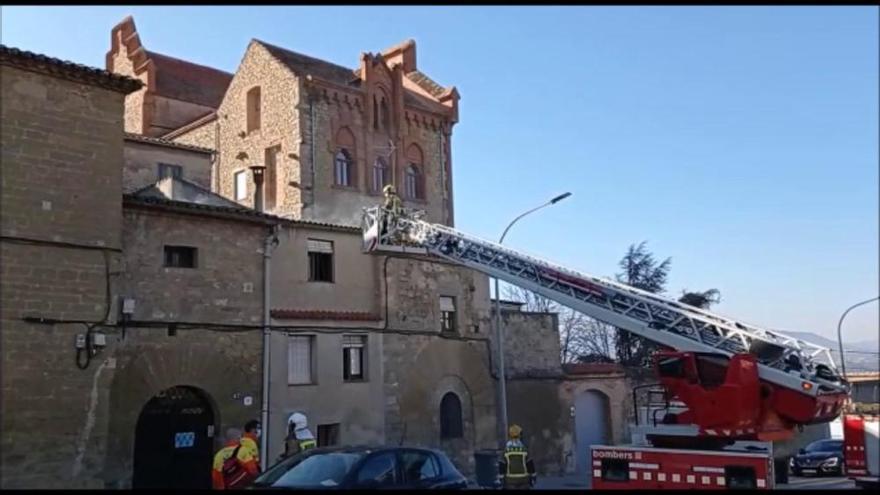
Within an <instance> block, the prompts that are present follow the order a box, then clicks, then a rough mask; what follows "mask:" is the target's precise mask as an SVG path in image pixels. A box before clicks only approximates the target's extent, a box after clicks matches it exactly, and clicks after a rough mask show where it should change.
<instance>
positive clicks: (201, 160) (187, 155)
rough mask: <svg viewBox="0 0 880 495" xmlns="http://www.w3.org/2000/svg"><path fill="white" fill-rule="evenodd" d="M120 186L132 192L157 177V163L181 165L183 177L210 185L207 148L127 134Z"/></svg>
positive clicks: (151, 182)
mask: <svg viewBox="0 0 880 495" xmlns="http://www.w3.org/2000/svg"><path fill="white" fill-rule="evenodd" d="M124 153H125V162H124V165H123V167H122V190H123V191H124V192H126V193H128V192H133V191H136V190H138V189H141V188H143V187H146V186H149V185H151V184H154V183H155V182H156V181H157V180H159V176H158V173H159V164H160V163H165V164H169V165H177V166H180V167H181V177H180V178H182V179H183V180H186V181H189V182H192V183H195V184H197V185H199V186H201V187H204V188H205V189H208V190H210V189H211V155H212V154H213V152H212V151H211V150H210V149H204V148H195V147H190V146H183V145H179V144H176V143H171V142H167V143H166V142H162V141H161V140H157V139H144V138H142V137H139V136H136V135H131V134H128V135H126V138H125V150H124Z"/></svg>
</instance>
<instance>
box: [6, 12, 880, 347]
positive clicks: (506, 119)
mask: <svg viewBox="0 0 880 495" xmlns="http://www.w3.org/2000/svg"><path fill="white" fill-rule="evenodd" d="M128 14H132V15H134V18H135V22H136V23H137V26H138V31H139V33H140V35H141V41H142V42H143V43H144V44H145V46H146V47H147V49H149V50H153V51H157V52H160V53H165V54H168V55H172V56H176V57H179V58H183V59H187V60H191V61H194V62H198V63H202V64H205V65H210V66H214V67H217V68H220V69H223V70H226V71H229V72H234V71H235V69H236V67H237V65H238V63H239V61H240V60H241V57H242V55H243V54H244V50H245V47H246V46H247V43H248V41H249V40H250V39H251V38H259V39H262V40H265V41H267V42H271V43H274V44H277V45H281V46H285V47H288V48H290V49H292V50H296V51H299V52H302V53H306V54H309V55H312V56H315V57H319V58H323V59H326V60H329V61H332V62H335V63H338V64H341V65H345V66H349V67H356V66H357V63H358V55H359V53H360V52H362V51H372V52H376V51H380V50H381V49H383V48H386V47H388V46H391V45H393V44H396V43H398V42H400V41H402V40H404V39H406V38H414V39H415V40H416V41H417V44H418V65H419V69H420V70H422V71H423V72H426V73H428V74H429V75H431V77H433V78H434V79H435V80H437V81H438V82H440V83H441V84H444V85H455V86H457V87H458V89H459V92H460V93H461V95H462V99H461V107H460V108H461V109H460V117H461V120H460V123H459V124H458V125H457V126H456V127H455V130H454V136H453V167H454V177H455V183H454V187H455V199H456V221H457V226H458V227H459V228H461V229H462V230H465V231H467V232H469V233H472V234H475V235H479V236H482V237H486V238H497V237H498V236H499V235H500V233H501V231H502V230H503V229H504V227H505V225H506V224H507V222H508V221H510V219H512V218H513V217H515V216H516V215H517V214H519V213H520V212H521V211H523V210H526V209H528V208H530V207H532V206H535V205H537V204H540V203H541V202H543V201H545V200H546V199H548V198H550V197H552V196H554V195H556V194H558V193H561V192H564V191H570V192H572V193H573V196H572V197H571V198H569V199H567V200H565V201H564V202H562V203H559V204H558V205H556V206H554V207H552V208H548V209H544V210H542V211H540V212H539V213H536V214H535V215H534V216H531V217H528V218H527V219H524V220H523V221H521V222H520V223H519V224H517V226H516V227H514V228H513V229H512V230H511V233H510V234H509V235H508V238H507V240H506V243H508V244H510V245H511V246H514V247H517V248H521V249H524V250H526V251H528V252H530V253H534V254H538V255H540V256H542V257H544V258H548V259H551V260H555V261H559V262H561V263H563V264H566V265H569V266H571V267H573V268H575V269H579V270H583V271H586V272H588V273H592V274H595V275H600V276H610V275H613V274H614V273H615V272H616V271H617V261H618V260H619V258H620V257H621V255H622V254H623V253H624V251H625V250H626V248H627V246H628V245H629V244H630V243H635V242H639V241H641V240H647V241H648V243H649V244H648V245H649V247H650V248H651V249H652V250H653V251H654V252H655V253H656V254H657V256H658V257H666V256H671V257H672V271H671V275H670V278H669V284H668V288H669V293H670V294H671V295H678V294H679V293H680V291H681V290H682V289H684V288H687V289H708V288H710V287H715V288H718V289H719V290H720V291H721V293H722V298H723V300H722V302H721V304H720V305H719V306H717V307H716V310H717V311H718V312H720V313H722V314H726V315H729V316H733V317H738V318H741V319H742V320H744V321H747V322H752V323H755V324H759V325H763V326H767V327H770V328H779V329H789V330H798V331H810V332H816V333H818V334H821V335H826V336H832V335H834V333H835V331H836V325H837V320H838V318H839V317H840V314H841V313H842V312H843V310H844V309H846V308H847V307H848V306H849V305H850V304H852V303H855V302H858V301H861V300H863V299H867V298H869V297H872V296H876V295H877V294H878V269H880V267H878V236H880V233H878V41H877V40H878V37H880V35H878V9H877V8H876V7H839V8H837V7H649V8H645V7H495V8H489V7H256V6H255V7H141V6H138V7H3V8H2V42H3V43H4V44H6V45H11V46H16V47H20V48H23V49H28V50H32V51H36V52H41V53H45V54H48V55H51V56H55V57H59V58H63V59H68V60H73V61H75V62H79V63H84V64H88V65H93V66H99V67H103V66H104V54H105V53H106V52H107V50H108V48H109V44H110V29H111V28H112V27H113V25H114V24H115V23H117V22H118V21H119V20H121V19H122V18H123V17H124V16H125V15H128ZM877 315H878V306H877V304H876V303H874V304H872V305H869V306H864V307H862V308H860V309H858V310H856V311H854V312H853V313H851V314H850V316H848V317H847V321H846V324H845V328H846V331H845V335H847V336H848V337H847V338H848V339H850V340H868V339H876V337H877V333H878V316H877Z"/></svg>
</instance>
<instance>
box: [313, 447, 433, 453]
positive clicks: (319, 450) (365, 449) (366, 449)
mask: <svg viewBox="0 0 880 495" xmlns="http://www.w3.org/2000/svg"><path fill="white" fill-rule="evenodd" d="M397 450H419V451H422V452H431V453H432V454H437V455H445V454H443V453H442V452H440V451H438V450H436V449H431V448H426V447H410V446H407V445H334V446H330V447H317V448H314V449H310V450H309V452H310V453H312V454H325V453H333V452H340V453H350V454H366V453H373V452H389V451H397Z"/></svg>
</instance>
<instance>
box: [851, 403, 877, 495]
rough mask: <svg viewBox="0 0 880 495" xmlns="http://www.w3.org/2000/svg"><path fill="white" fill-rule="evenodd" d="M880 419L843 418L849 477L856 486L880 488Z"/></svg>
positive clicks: (867, 416) (863, 415)
mask: <svg viewBox="0 0 880 495" xmlns="http://www.w3.org/2000/svg"><path fill="white" fill-rule="evenodd" d="M878 449H880V416H876V415H867V414H846V415H844V417H843V457H844V466H845V468H846V474H847V475H848V476H849V477H850V478H852V479H853V480H854V481H855V482H856V485H857V486H860V487H862V488H869V489H873V490H877V488H880V453H878Z"/></svg>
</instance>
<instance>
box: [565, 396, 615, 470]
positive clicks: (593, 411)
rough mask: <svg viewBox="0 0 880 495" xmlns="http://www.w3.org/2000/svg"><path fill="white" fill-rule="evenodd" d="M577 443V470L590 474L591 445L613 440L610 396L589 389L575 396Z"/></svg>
mask: <svg viewBox="0 0 880 495" xmlns="http://www.w3.org/2000/svg"><path fill="white" fill-rule="evenodd" d="M574 411H575V445H576V449H577V455H576V456H575V458H576V460H577V472H578V474H581V475H588V474H589V473H591V472H592V470H590V446H591V445H602V444H605V445H607V444H608V443H609V442H610V440H611V423H610V414H609V413H610V405H609V403H608V396H607V395H605V394H603V393H602V392H600V391H598V390H587V391H585V392H581V393H580V394H578V395H577V397H575V402H574Z"/></svg>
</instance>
